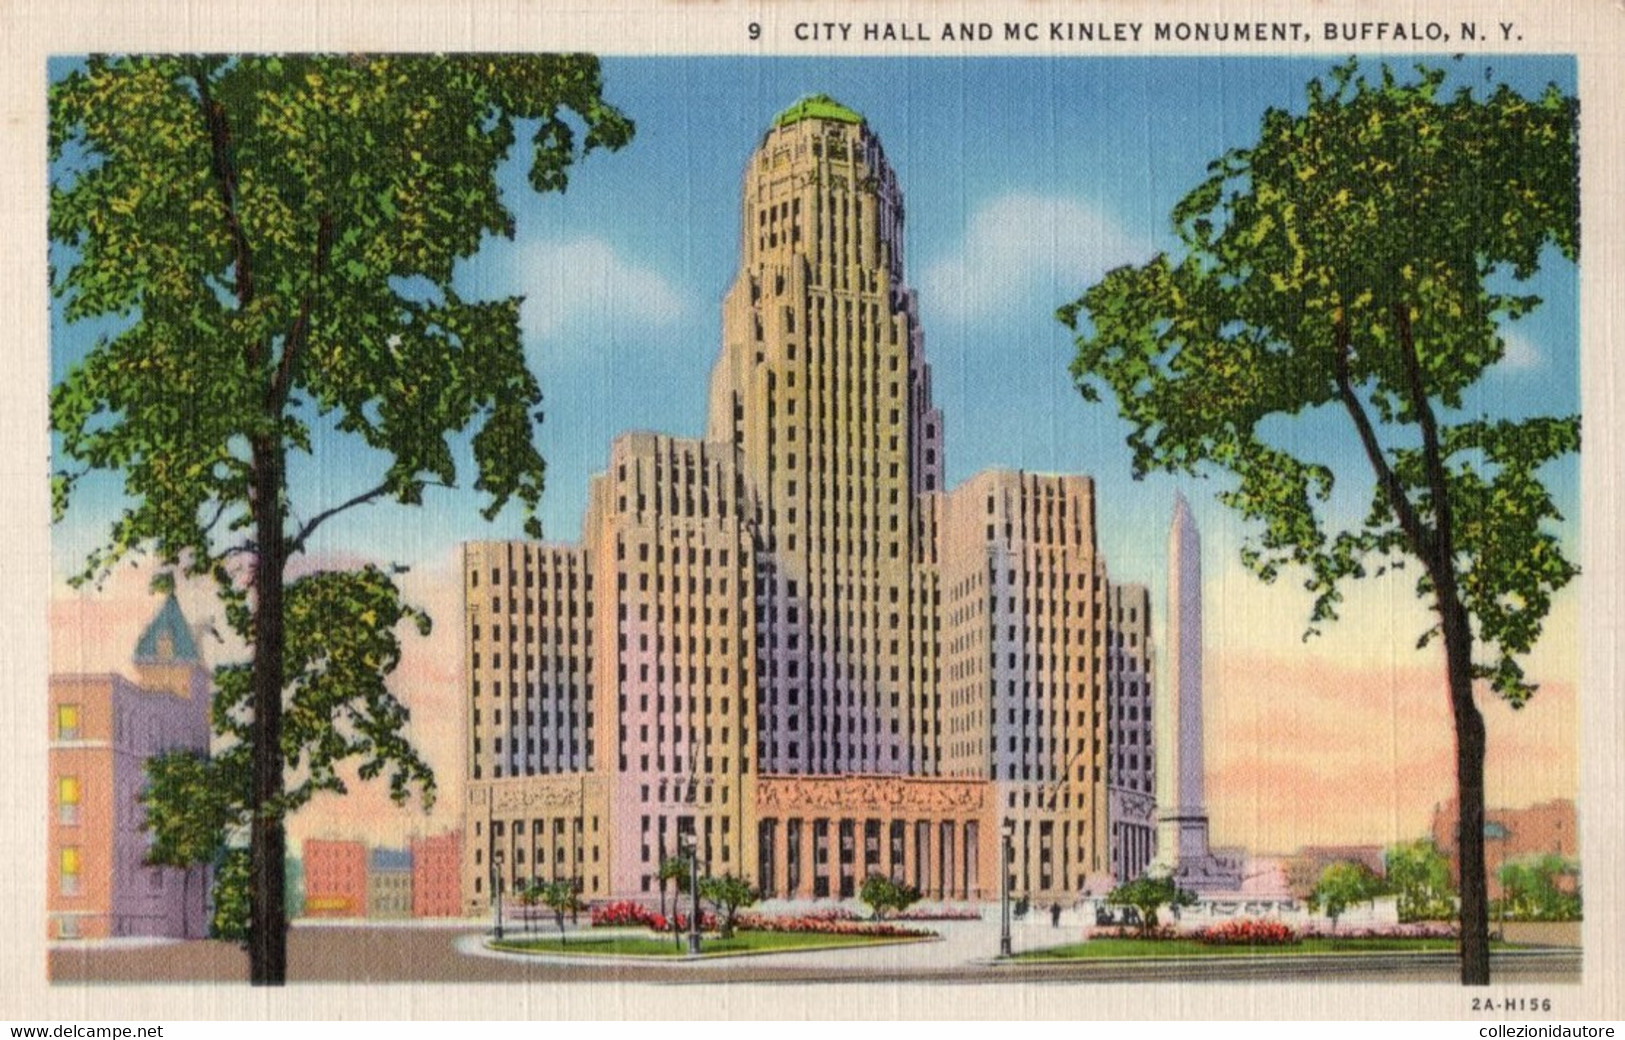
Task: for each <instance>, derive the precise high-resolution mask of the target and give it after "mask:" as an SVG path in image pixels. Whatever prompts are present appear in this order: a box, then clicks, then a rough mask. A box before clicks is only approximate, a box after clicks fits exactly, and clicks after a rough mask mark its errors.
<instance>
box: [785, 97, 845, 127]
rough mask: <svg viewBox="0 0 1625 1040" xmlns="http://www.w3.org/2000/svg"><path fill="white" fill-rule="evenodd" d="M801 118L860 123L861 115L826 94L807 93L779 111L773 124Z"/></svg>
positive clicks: (799, 120)
mask: <svg viewBox="0 0 1625 1040" xmlns="http://www.w3.org/2000/svg"><path fill="white" fill-rule="evenodd" d="M803 119H828V120H832V121H834V122H837V123H862V122H863V117H862V116H861V115H859V114H858V113H856V112H854V111H852V110H851V109H850V108H847V107H846V106H845V105H843V104H841V103H840V102H839V101H836V100H835V99H834V98H832V97H830V96H829V95H828V94H809V95H807V96H806V97H804V98H802V99H801V100H800V101H797V102H796V103H795V104H793V105H791V106H790V107H789V108H787V109H785V110H784V111H783V112H780V113H779V115H778V118H776V119H774V120H773V125H774V126H790V125H791V124H793V123H799V122H801V121H802V120H803Z"/></svg>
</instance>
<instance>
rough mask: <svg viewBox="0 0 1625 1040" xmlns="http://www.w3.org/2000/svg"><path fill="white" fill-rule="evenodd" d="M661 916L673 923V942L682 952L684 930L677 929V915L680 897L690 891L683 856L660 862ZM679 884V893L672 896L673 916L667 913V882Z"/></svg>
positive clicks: (671, 857) (686, 864)
mask: <svg viewBox="0 0 1625 1040" xmlns="http://www.w3.org/2000/svg"><path fill="white" fill-rule="evenodd" d="M658 876H659V878H660V916H661V917H665V918H666V920H667V921H668V922H670V923H671V935H672V942H673V943H674V944H675V945H676V946H677V948H678V949H679V950H680V949H682V948H683V935H682V930H681V929H680V928H678V927H677V914H678V911H679V910H680V907H679V906H678V897H679V896H681V895H683V893H685V892H687V891H688V860H687V859H685V858H683V857H682V856H667V857H666V858H665V859H663V860H661V861H660V872H659V875H658ZM667 881H675V882H677V886H676V887H677V891H676V892H675V893H674V894H673V896H672V906H671V914H670V915H669V916H668V915H667V913H666V882H667Z"/></svg>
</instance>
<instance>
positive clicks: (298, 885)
mask: <svg viewBox="0 0 1625 1040" xmlns="http://www.w3.org/2000/svg"><path fill="white" fill-rule="evenodd" d="M283 873H284V874H285V875H286V877H287V887H286V888H284V889H283V890H282V892H283V896H284V898H283V903H284V904H285V905H286V906H287V908H288V919H289V920H290V921H291V920H293V919H294V918H295V917H302V916H304V913H305V864H304V861H303V860H298V859H295V858H293V857H292V856H289V857H288V859H287V866H286V867H284V868H283Z"/></svg>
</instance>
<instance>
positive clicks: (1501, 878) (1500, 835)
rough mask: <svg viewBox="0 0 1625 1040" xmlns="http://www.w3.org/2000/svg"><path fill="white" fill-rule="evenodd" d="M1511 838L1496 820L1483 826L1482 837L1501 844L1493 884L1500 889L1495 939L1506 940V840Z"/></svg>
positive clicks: (1507, 830)
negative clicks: (1499, 863)
mask: <svg viewBox="0 0 1625 1040" xmlns="http://www.w3.org/2000/svg"><path fill="white" fill-rule="evenodd" d="M1511 836H1512V831H1511V830H1510V829H1509V828H1508V827H1507V825H1506V824H1504V823H1501V822H1500V821H1498V820H1489V821H1487V822H1485V824H1484V837H1486V838H1489V839H1491V840H1492V841H1498V842H1500V844H1501V865H1500V867H1499V868H1498V869H1497V870H1496V872H1495V883H1496V885H1497V887H1499V888H1500V889H1501V898H1500V899H1499V900H1497V901H1496V915H1495V916H1496V917H1497V918H1499V922H1498V923H1497V925H1496V937H1497V938H1500V939H1505V938H1506V931H1507V889H1506V870H1507V839H1508V838H1510V837H1511Z"/></svg>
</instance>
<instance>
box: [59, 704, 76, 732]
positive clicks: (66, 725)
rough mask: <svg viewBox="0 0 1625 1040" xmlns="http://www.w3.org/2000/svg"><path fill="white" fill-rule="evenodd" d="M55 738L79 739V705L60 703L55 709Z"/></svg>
mask: <svg viewBox="0 0 1625 1040" xmlns="http://www.w3.org/2000/svg"><path fill="white" fill-rule="evenodd" d="M56 739H58V740H78V739H79V705H77V704H62V705H58V706H57V709H56Z"/></svg>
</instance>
